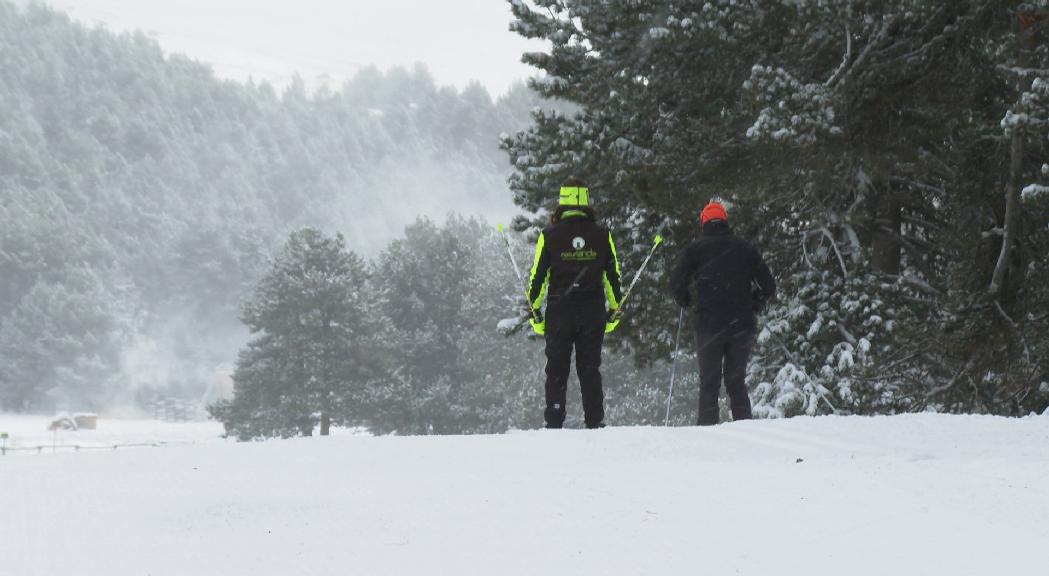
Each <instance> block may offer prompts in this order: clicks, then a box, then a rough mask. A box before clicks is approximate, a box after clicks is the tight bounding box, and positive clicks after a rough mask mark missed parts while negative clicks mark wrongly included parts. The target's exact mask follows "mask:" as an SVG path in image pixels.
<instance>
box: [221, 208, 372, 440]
mask: <svg viewBox="0 0 1049 576" xmlns="http://www.w3.org/2000/svg"><path fill="white" fill-rule="evenodd" d="M366 283H367V275H366V270H365V266H364V263H363V261H362V260H361V259H360V258H359V257H358V256H357V255H356V254H354V253H353V252H350V251H348V250H347V249H346V244H345V241H344V239H343V238H342V236H341V235H336V236H334V237H327V236H325V235H324V234H323V233H321V232H320V231H318V230H315V229H310V228H307V229H303V230H301V231H299V232H296V233H294V234H292V235H291V236H290V237H289V239H288V242H287V243H286V244H285V246H284V248H283V249H282V250H281V251H280V253H279V254H278V256H277V257H276V259H275V260H274V262H273V266H272V267H271V269H270V271H269V272H268V273H267V274H266V275H265V276H264V277H263V279H262V280H261V281H260V283H259V285H258V287H257V288H256V290H255V294H254V296H253V297H252V299H251V300H250V301H248V302H247V303H246V304H245V306H244V311H243V314H242V319H243V321H244V323H245V324H247V326H248V327H249V328H250V329H251V332H252V333H253V334H254V335H255V338H254V339H253V340H252V341H251V342H250V343H249V344H248V346H247V348H246V349H245V350H243V351H242V353H241V355H240V358H239V360H238V363H237V370H236V372H235V373H234V375H233V380H234V387H235V397H234V399H233V400H232V401H231V402H227V403H220V404H218V405H216V406H213V407H212V409H211V412H212V414H213V416H214V417H215V418H217V419H219V420H221V421H222V422H223V424H224V425H225V427H226V430H227V432H228V433H230V434H232V435H235V436H237V437H238V438H240V439H251V438H259V437H271V436H282V437H287V436H293V435H304V436H310V435H312V434H313V430H314V428H315V427H316V426H317V425H318V424H319V425H320V434H321V435H328V434H329V432H330V429H331V427H332V426H339V425H350V424H354V423H356V422H359V421H360V420H361V419H362V418H363V414H361V412H360V403H361V401H362V398H363V392H364V389H365V387H366V385H367V384H368V382H370V381H372V380H374V379H376V378H377V376H378V374H379V370H380V368H381V367H380V365H379V364H378V362H377V360H376V350H377V348H376V346H377V343H376V338H377V336H378V334H377V330H376V328H377V326H376V323H375V321H374V320H373V317H372V314H373V311H372V310H371V308H370V303H369V291H368V288H367V284H366Z"/></svg>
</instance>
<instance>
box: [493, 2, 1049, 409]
mask: <svg viewBox="0 0 1049 576" xmlns="http://www.w3.org/2000/svg"><path fill="white" fill-rule="evenodd" d="M511 5H512V8H513V11H514V14H515V16H516V18H517V20H516V22H515V24H514V25H513V26H514V29H516V30H517V31H518V32H519V33H521V34H522V35H524V36H527V37H530V38H539V39H544V40H547V41H549V42H550V44H551V48H550V50H549V51H546V52H542V53H535V54H527V55H526V56H525V60H526V61H527V62H530V63H532V64H533V65H535V66H536V67H537V68H539V69H540V70H541V71H542V72H543V75H542V76H540V77H539V78H537V79H536V80H535V81H534V82H533V84H534V86H535V88H536V89H537V90H538V91H539V92H540V93H541V94H543V95H545V96H548V97H557V98H561V99H564V100H567V101H569V102H572V103H575V104H577V105H578V106H579V107H580V112H579V113H578V114H575V115H573V116H565V115H557V114H550V113H546V114H537V115H536V116H535V118H534V124H533V126H532V128H531V129H529V130H528V131H526V132H523V133H520V134H518V135H516V136H514V137H512V138H509V139H507V140H506V141H505V142H504V146H505V148H506V149H507V150H508V152H509V154H510V157H511V160H512V161H513V163H514V165H515V168H516V174H515V175H514V177H513V178H512V179H511V184H512V186H513V187H514V189H515V192H516V195H517V196H516V199H517V201H518V202H519V203H520V204H521V205H522V206H524V207H526V208H528V209H530V210H534V211H541V210H542V209H543V208H545V205H544V202H545V200H546V199H547V198H550V197H551V194H550V191H551V190H553V189H555V188H556V183H557V181H558V180H559V179H560V178H563V177H564V176H565V175H567V174H576V175H580V176H583V177H586V178H588V179H591V181H593V182H594V187H595V196H596V197H597V198H599V199H603V200H604V202H605V203H604V204H603V205H602V206H601V208H602V210H603V212H604V213H605V214H606V215H608V216H610V218H611V220H612V223H613V228H614V229H615V228H619V229H621V230H624V231H625V232H626V234H623V232H620V235H621V236H625V237H626V238H625V240H624V244H625V245H626V246H627V249H626V250H625V252H627V257H626V260H627V262H628V263H629V261H630V258H631V248H630V247H631V246H633V245H636V244H637V243H639V242H640V241H642V240H643V239H644V238H645V237H647V236H648V235H649V234H651V232H652V231H653V230H654V229H655V228H657V227H659V226H660V225H665V226H667V227H668V234H667V235H668V237H670V239H671V243H670V248H671V251H673V250H674V248H675V247H677V246H680V245H681V244H682V243H683V242H685V241H686V240H687V239H688V238H689V236H690V235H691V234H694V233H695V229H696V225H695V219H696V214H697V213H698V209H699V207H700V206H701V205H702V204H703V203H705V202H706V201H707V200H709V199H710V198H711V197H712V196H720V197H721V198H722V199H724V200H726V201H728V202H729V203H731V204H732V211H733V222H734V224H735V226H736V227H737V229H738V230H739V231H740V232H741V233H742V234H743V235H744V236H747V237H749V238H751V239H752V240H754V241H755V242H756V243H757V244H758V245H759V246H760V247H761V248H762V249H763V250H764V251H765V253H766V256H767V258H768V259H769V260H770V263H771V265H772V268H773V269H774V270H775V271H776V273H777V275H778V276H779V278H780V281H781V284H782V287H783V291H782V297H781V299H780V300H779V302H777V303H776V305H774V306H773V307H772V308H771V309H770V310H769V311H768V313H767V316H768V320H767V328H766V330H765V331H764V332H763V333H762V335H761V336H760V340H759V346H758V350H757V353H756V358H755V363H754V366H752V373H751V382H752V384H754V385H756V386H757V390H756V392H757V396H758V398H757V400H758V401H757V408H758V412H759V413H764V414H766V415H790V414H797V413H820V412H831V411H845V412H857V413H871V412H893V411H899V410H914V409H926V408H931V409H947V410H982V411H991V412H1005V413H1018V412H1022V411H1023V410H1025V409H1029V408H1025V406H1026V407H1030V408H1034V407H1037V406H1038V405H1039V403H1044V400H1045V398H1044V396H1041V397H1040V396H1038V394H1036V393H1035V392H1037V390H1036V388H1037V386H1036V384H1037V380H1038V378H1037V377H1033V378H1032V376H1034V375H1036V374H1043V375H1044V374H1045V371H1046V366H1047V364H1046V360H1045V355H1044V354H1040V353H1039V352H1038V350H1041V349H1042V348H1041V347H1040V345H1041V344H1042V343H1043V342H1044V341H1045V338H1044V336H1043V337H1038V336H1034V335H1033V334H1032V333H1030V332H1029V331H1030V330H1032V329H1035V328H1034V327H1035V326H1042V327H1044V322H1045V321H1046V319H1045V315H1044V314H1039V313H1038V312H1037V309H1038V308H1039V304H1037V303H1036V301H1035V300H1033V299H1028V298H1030V297H1031V296H1033V295H1035V294H1041V288H1040V287H1039V288H1038V289H1037V290H1036V289H1035V286H1034V285H1033V284H1032V282H1031V280H1033V279H1034V278H1037V277H1040V276H1039V274H1043V271H1044V269H1045V266H1044V259H1043V258H1038V257H1036V256H1031V255H1032V254H1039V253H1041V254H1044V253H1045V250H1044V245H1045V238H1044V236H1042V237H1039V236H1037V234H1038V232H1032V231H1031V230H1032V229H1031V228H1027V225H1024V226H1016V227H1014V230H1015V232H1016V234H1014V237H1013V241H1014V242H1020V244H1021V249H1009V250H1005V251H1003V250H1001V246H1002V244H1003V243H1002V241H1001V235H998V234H997V233H996V232H995V230H997V229H1003V230H1004V229H1005V228H1008V226H1002V222H1003V221H1011V220H1010V218H1012V216H1008V215H1007V214H1006V212H1009V211H1008V210H1007V209H1005V208H1006V205H1007V204H1010V202H1005V201H1004V199H1003V198H1002V195H1001V194H1000V193H998V192H997V190H1000V189H1001V187H1002V186H1003V184H1004V183H1005V182H1006V180H1007V179H1006V175H1007V174H1008V170H1007V169H1006V165H1007V164H1008V160H1007V158H1006V157H1007V156H1008V154H1007V153H1004V152H1003V150H1006V149H1008V146H1003V145H1002V144H1003V139H1002V134H1001V132H1002V131H1001V129H1000V128H999V123H1000V120H1001V118H1002V116H1003V115H1004V114H1005V112H1006V111H1007V110H1008V109H1009V108H1010V107H1012V106H1013V102H1016V101H1024V97H1023V96H1022V93H1023V91H1022V90H1021V91H1017V90H1016V88H1015V87H1012V86H1010V85H1009V84H1008V83H1006V82H1004V81H1003V80H1002V74H1003V67H1004V68H1005V69H1006V71H1008V70H1011V69H1014V68H1017V66H1016V65H1011V64H1009V63H1008V60H1006V61H1003V59H1002V58H1003V55H1007V54H1014V53H1018V52H1017V51H1016V50H1015V49H1013V48H1011V47H1010V46H1013V45H1015V44H1016V42H1015V41H1014V40H1013V38H1014V36H1015V34H1016V33H1015V32H1014V30H1016V29H1017V28H1016V27H1015V26H1014V22H1016V19H1017V18H1018V17H1021V18H1023V19H1024V20H1025V21H1027V22H1034V24H1032V25H1031V26H1032V28H1031V30H1034V32H1030V33H1031V34H1044V32H1042V31H1041V30H1040V29H1038V28H1037V27H1038V26H1041V24H1040V23H1039V22H1040V20H1039V17H1038V14H1039V12H1038V9H1037V8H1036V7H1032V6H1030V5H1021V3H1019V2H1005V3H987V2H953V3H943V2H932V1H926V0H894V1H889V2H885V1H863V0H854V1H852V0H843V1H841V2H787V1H782V0H751V1H742V2H740V1H733V2H728V1H725V2H706V1H698V0H697V1H687V0H686V1H683V2H669V1H664V0H648V1H644V0H643V1H631V2H607V3H593V2H585V1H581V0H580V1H573V0H535V1H534V2H525V1H523V0H511ZM1023 14H1028V16H1022V15H1023ZM1031 14H1034V15H1033V16H1032V15H1031ZM1038 45H1039V43H1038V42H1035V43H1034V44H1032V46H1038ZM1019 53H1020V54H1025V56H1024V57H1026V58H1030V59H1031V61H1032V62H1033V63H1034V64H1033V68H1034V69H1035V70H1037V69H1038V68H1040V67H1041V68H1044V66H1041V65H1040V63H1039V62H1038V60H1039V58H1041V56H1040V51H1039V49H1035V50H1033V51H1030V50H1029V51H1028V52H1026V53H1025V52H1019ZM1020 68H1023V67H1020ZM1013 71H1014V72H1015V70H1013ZM1024 73H1025V74H1032V73H1033V72H1032V71H1031V70H1026V71H1025V72H1024ZM1031 87H1032V89H1034V88H1035V85H1034V84H1033V83H1032V84H1031ZM1026 101H1027V102H1033V101H1034V98H1027V100H1026ZM1010 118H1014V119H1015V117H1012V116H1011V117H1010ZM1040 146H1041V144H1039V147H1040ZM1022 164H1023V165H1024V166H1025V169H1024V172H1025V174H1027V175H1028V176H1027V178H1028V180H1027V181H1031V180H1030V178H1033V177H1034V176H1036V175H1035V174H1034V173H1033V172H1032V171H1031V170H1030V163H1026V162H1025V163H1022ZM1020 180H1023V179H1019V180H1017V182H1019V181H1020ZM1006 188H1007V189H1008V191H1009V192H1008V194H1007V196H1008V197H1011V198H1014V199H1015V197H1018V196H1019V187H1018V186H1017V185H1011V184H1009V185H1006ZM1039 191H1040V189H1039V188H1037V187H1029V188H1028V196H1029V197H1034V196H1036V195H1037V193H1038V192H1039ZM1011 204H1012V205H1014V206H1015V202H1012V203H1011ZM1012 213H1016V211H1015V210H1014V211H1013V212H1012ZM987 230H990V232H989V236H990V237H989V238H986V239H981V233H983V232H986V231H987ZM1022 230H1026V232H1021V231H1022ZM996 236H997V238H996ZM1021 236H1022V240H1021V239H1020V238H1021ZM974 238H976V240H974ZM631 241H633V242H631ZM981 242H983V244H982V247H981ZM1005 244H1006V245H1009V244H1010V243H1009V242H1006V243H1005ZM1038 247H1042V249H1041V250H1039V249H1038ZM1003 252H1005V253H1008V254H1010V255H1011V259H1006V260H1005V261H1006V262H1007V264H1006V265H1005V268H1006V271H1005V272H1002V269H1001V268H1000V267H999V268H996V266H995V263H994V260H999V258H998V255H999V254H1000V253H1003ZM992 254H993V257H992V258H990V260H991V261H990V263H989V262H988V260H989V258H988V256H989V255H992ZM1021 255H1024V257H1026V258H1030V260H1028V261H1027V262H1029V263H1025V262H1024V260H1023V258H1021ZM1014 260H1015V263H1013V264H1008V262H1012V261H1014ZM1039 261H1042V262H1043V263H1042V265H1041V266H1040V267H1039V266H1038V265H1037V263H1038V262H1039ZM655 270H656V271H657V272H662V273H665V270H666V268H665V266H664V267H660V266H657V267H656V268H655ZM996 270H997V272H995V271H996ZM1010 271H1011V272H1010ZM996 275H1003V276H1005V277H1006V278H1009V279H1010V281H1008V282H1006V283H1005V284H1006V285H1007V286H1005V287H1003V288H1001V289H1000V290H1001V292H1000V293H999V296H997V297H990V298H989V297H987V295H988V289H987V287H988V286H989V285H990V283H991V281H992V278H993V277H995V276H996ZM1025 275H1026V276H1027V277H1026V278H1024V276H1025ZM1042 284H1043V285H1044V282H1043V283H1042ZM660 289H662V286H658V285H651V286H650V287H648V288H647V289H642V291H641V292H640V293H639V298H640V301H641V302H643V304H642V305H643V306H645V307H646V313H645V315H644V319H642V320H641V321H640V322H638V323H637V324H636V326H635V327H634V329H633V332H632V335H633V341H634V342H635V343H636V344H637V346H638V348H639V349H640V350H645V349H646V348H647V349H650V350H651V351H652V352H654V353H658V354H659V355H662V354H663V353H665V351H666V350H665V348H662V347H661V346H652V343H654V342H662V343H665V342H666V341H667V338H665V337H662V338H659V337H653V336H654V335H655V334H658V333H659V332H661V331H664V332H665V331H666V330H667V329H669V328H670V327H672V326H673V324H674V322H673V312H674V311H673V309H672V306H670V305H668V303H667V301H666V298H665V296H663V295H662V294H659V293H657V292H656V290H660ZM1007 295H1009V296H1007ZM1042 301H1043V302H1044V299H1043V300H1042ZM999 308H1000V309H1001V311H999ZM1032 322H1033V323H1034V324H1031V323H1032ZM1039 322H1040V323H1042V324H1038V323H1039ZM1025 330H1027V331H1028V332H1025ZM1043 332H1044V330H1043ZM988 338H990V340H988ZM1035 340H1037V341H1038V343H1037V344H1033V343H1032V341H1035ZM989 342H990V343H992V344H989ZM1021 356H1022V357H1023V362H1022V363H1021V364H1023V365H1025V366H1026V367H1027V368H1025V370H1024V372H1023V374H1016V373H1015V371H1013V370H1012V367H1013V366H1016V365H1017V360H1018V359H1019V358H1020V357H1021ZM1042 378H1043V379H1044V376H1042ZM975 391H979V392H975Z"/></svg>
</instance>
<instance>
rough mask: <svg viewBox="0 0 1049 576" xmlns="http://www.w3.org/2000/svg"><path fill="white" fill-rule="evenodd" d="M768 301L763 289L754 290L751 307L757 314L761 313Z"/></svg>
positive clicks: (751, 296) (751, 295)
mask: <svg viewBox="0 0 1049 576" xmlns="http://www.w3.org/2000/svg"><path fill="white" fill-rule="evenodd" d="M766 302H768V300H767V299H766V298H765V293H764V292H762V291H761V290H754V291H753V292H751V293H750V309H751V310H753V311H754V313H755V314H759V313H761V312H762V311H764V310H765V303H766Z"/></svg>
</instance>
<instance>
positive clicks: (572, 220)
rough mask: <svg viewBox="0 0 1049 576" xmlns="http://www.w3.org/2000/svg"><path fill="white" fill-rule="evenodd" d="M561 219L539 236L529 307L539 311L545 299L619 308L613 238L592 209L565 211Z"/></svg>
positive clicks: (560, 213) (616, 265)
mask: <svg viewBox="0 0 1049 576" xmlns="http://www.w3.org/2000/svg"><path fill="white" fill-rule="evenodd" d="M562 212H563V214H562ZM559 216H560V217H559V219H558V221H557V222H555V223H554V224H551V225H550V226H549V227H547V228H546V229H545V230H543V233H542V234H540V235H539V241H538V243H537V244H536V249H535V262H534V263H533V265H532V275H531V279H530V283H529V290H528V301H529V304H531V306H532V308H539V307H540V306H541V305H542V300H543V296H544V295H545V296H546V297H547V299H548V300H599V299H602V298H605V299H606V300H607V301H608V305H609V307H610V308H618V307H619V301H620V300H622V298H623V295H622V292H621V290H622V287H621V286H620V280H619V258H618V257H617V256H616V246H615V243H614V242H613V241H612V234H611V233H609V231H608V229H607V228H605V227H603V226H599V225H597V223H595V222H594V219H593V212H591V211H590V210H589V209H586V208H579V209H572V210H562V211H559Z"/></svg>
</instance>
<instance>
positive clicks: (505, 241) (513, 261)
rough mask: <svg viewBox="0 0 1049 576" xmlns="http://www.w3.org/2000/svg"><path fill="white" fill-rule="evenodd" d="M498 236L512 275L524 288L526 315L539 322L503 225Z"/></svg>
mask: <svg viewBox="0 0 1049 576" xmlns="http://www.w3.org/2000/svg"><path fill="white" fill-rule="evenodd" d="M499 236H500V237H502V239H503V245H504V246H506V254H507V256H509V257H510V265H511V266H513V267H514V274H516V275H517V281H518V282H519V283H520V284H521V285H523V286H524V291H525V292H524V296H525V303H527V304H528V313H529V314H530V315H531V316H532V319H533V320H535V321H536V322H539V316H538V315H537V314H536V313H535V310H534V309H532V303H531V302H529V300H528V285H526V284H525V280H524V276H522V275H521V269H520V268H518V267H517V259H516V258H514V250H513V248H511V247H510V238H508V237H507V236H506V230H504V229H503V225H502V224H499Z"/></svg>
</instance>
